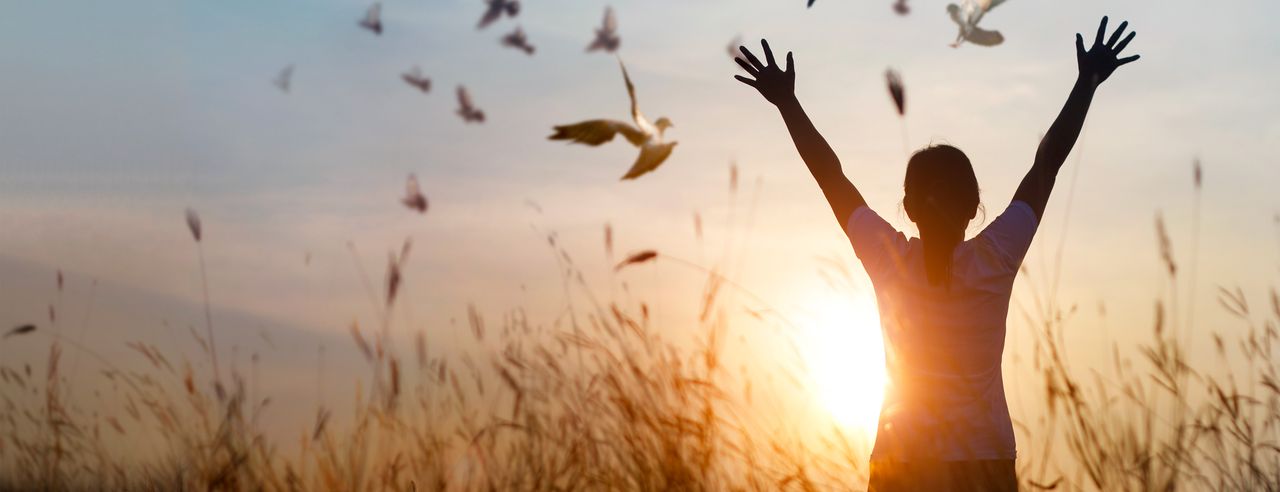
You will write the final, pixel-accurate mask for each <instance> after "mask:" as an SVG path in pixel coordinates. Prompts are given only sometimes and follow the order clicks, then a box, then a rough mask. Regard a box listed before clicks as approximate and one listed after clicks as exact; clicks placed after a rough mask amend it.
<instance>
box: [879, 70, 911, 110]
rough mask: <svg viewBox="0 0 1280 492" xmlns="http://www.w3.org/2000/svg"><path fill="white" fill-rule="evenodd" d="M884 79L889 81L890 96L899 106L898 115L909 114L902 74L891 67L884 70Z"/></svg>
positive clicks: (894, 103) (895, 104)
mask: <svg viewBox="0 0 1280 492" xmlns="http://www.w3.org/2000/svg"><path fill="white" fill-rule="evenodd" d="M884 79H885V81H886V82H888V83H889V96H890V97H892V98H893V105H894V106H897V108H898V116H902V115H905V114H907V94H906V90H905V89H904V88H903V87H902V75H900V74H898V71H897V70H894V69H892V68H890V69H888V70H885V71H884Z"/></svg>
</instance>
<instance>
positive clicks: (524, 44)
mask: <svg viewBox="0 0 1280 492" xmlns="http://www.w3.org/2000/svg"><path fill="white" fill-rule="evenodd" d="M502 45H503V46H507V47H511V48H515V49H518V50H522V51H524V53H525V54H526V55H529V56H533V50H534V48H533V45H531V44H529V37H528V36H525V34H524V29H521V28H520V26H516V30H514V31H511V32H510V33H508V34H507V35H506V36H503V37H502Z"/></svg>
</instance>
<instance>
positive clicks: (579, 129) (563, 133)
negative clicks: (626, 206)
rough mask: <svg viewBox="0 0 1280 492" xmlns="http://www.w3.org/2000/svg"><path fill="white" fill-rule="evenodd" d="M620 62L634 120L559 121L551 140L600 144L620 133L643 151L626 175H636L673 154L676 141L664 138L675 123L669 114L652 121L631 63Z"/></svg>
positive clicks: (654, 166) (654, 167) (657, 164)
mask: <svg viewBox="0 0 1280 492" xmlns="http://www.w3.org/2000/svg"><path fill="white" fill-rule="evenodd" d="M618 66H620V67H622V79H623V80H624V81H626V83H627V95H628V96H629V97H630V98H631V120H632V122H631V123H627V122H623V121H617V120H588V121H583V122H580V123H574V124H572V125H559V126H555V127H553V128H554V129H555V133H554V134H552V135H551V136H550V137H547V138H548V139H549V140H570V141H571V142H570V143H580V144H587V145H591V146H597V145H600V144H603V143H605V142H608V141H610V140H613V137H614V136H615V135H617V134H619V133H621V134H622V136H623V138H626V139H627V141H628V142H631V145H635V146H636V147H639V148H640V155H639V157H637V158H636V162H635V163H634V164H632V165H631V169H629V170H627V173H626V174H624V175H623V176H622V179H624V180H625V179H635V178H637V177H640V176H641V175H643V174H645V173H647V172H649V171H652V170H654V169H656V168H657V167H658V166H659V165H661V164H662V162H663V161H665V160H667V157H668V156H670V155H671V150H672V149H674V148H675V146H676V142H664V141H663V140H662V134H663V132H665V131H666V129H667V128H670V127H672V126H673V125H672V124H671V120H668V119H667V118H666V117H662V118H658V120H657V121H654V122H653V123H649V120H647V119H645V117H644V115H643V114H640V108H639V107H637V106H636V88H635V86H634V85H632V84H631V77H630V76H629V75H627V67H626V65H623V64H622V60H618Z"/></svg>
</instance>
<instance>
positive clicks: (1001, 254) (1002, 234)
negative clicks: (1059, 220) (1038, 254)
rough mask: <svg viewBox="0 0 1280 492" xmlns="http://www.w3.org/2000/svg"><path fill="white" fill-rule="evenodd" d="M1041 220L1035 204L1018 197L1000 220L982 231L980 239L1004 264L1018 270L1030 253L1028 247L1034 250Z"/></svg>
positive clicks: (1011, 269) (1002, 214) (1010, 269)
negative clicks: (1034, 240) (1037, 228)
mask: <svg viewBox="0 0 1280 492" xmlns="http://www.w3.org/2000/svg"><path fill="white" fill-rule="evenodd" d="M1039 222H1040V221H1039V220H1038V219H1036V213H1035V211H1033V210H1031V205H1028V204H1027V202H1024V201H1022V200H1014V201H1013V202H1011V203H1009V208H1006V209H1005V210H1004V212H1003V213H1001V214H1000V216H999V217H996V220H994V221H992V222H991V224H988V225H987V227H986V229H983V230H982V232H980V233H978V239H980V240H982V241H983V242H985V243H986V245H987V246H989V247H990V248H991V249H992V250H993V252H995V253H996V256H997V257H998V258H999V260H1000V262H1001V263H1003V265H1001V266H1002V267H1004V268H1006V269H1008V270H1009V271H1016V270H1017V269H1018V267H1020V266H1021V265H1022V259H1023V258H1025V257H1026V256H1027V250H1029V249H1031V240H1032V239H1034V238H1035V235H1036V227H1037V226H1038V225H1039Z"/></svg>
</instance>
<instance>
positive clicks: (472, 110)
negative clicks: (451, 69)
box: [458, 86, 484, 123]
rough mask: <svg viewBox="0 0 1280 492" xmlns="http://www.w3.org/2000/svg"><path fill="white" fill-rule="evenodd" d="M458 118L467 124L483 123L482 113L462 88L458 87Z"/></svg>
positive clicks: (464, 88) (465, 89)
mask: <svg viewBox="0 0 1280 492" xmlns="http://www.w3.org/2000/svg"><path fill="white" fill-rule="evenodd" d="M458 116H461V117H462V121H465V122H467V123H484V111H481V110H480V108H477V107H476V106H475V103H472V102H471V94H468V93H467V88H466V87H463V86H458Z"/></svg>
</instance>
